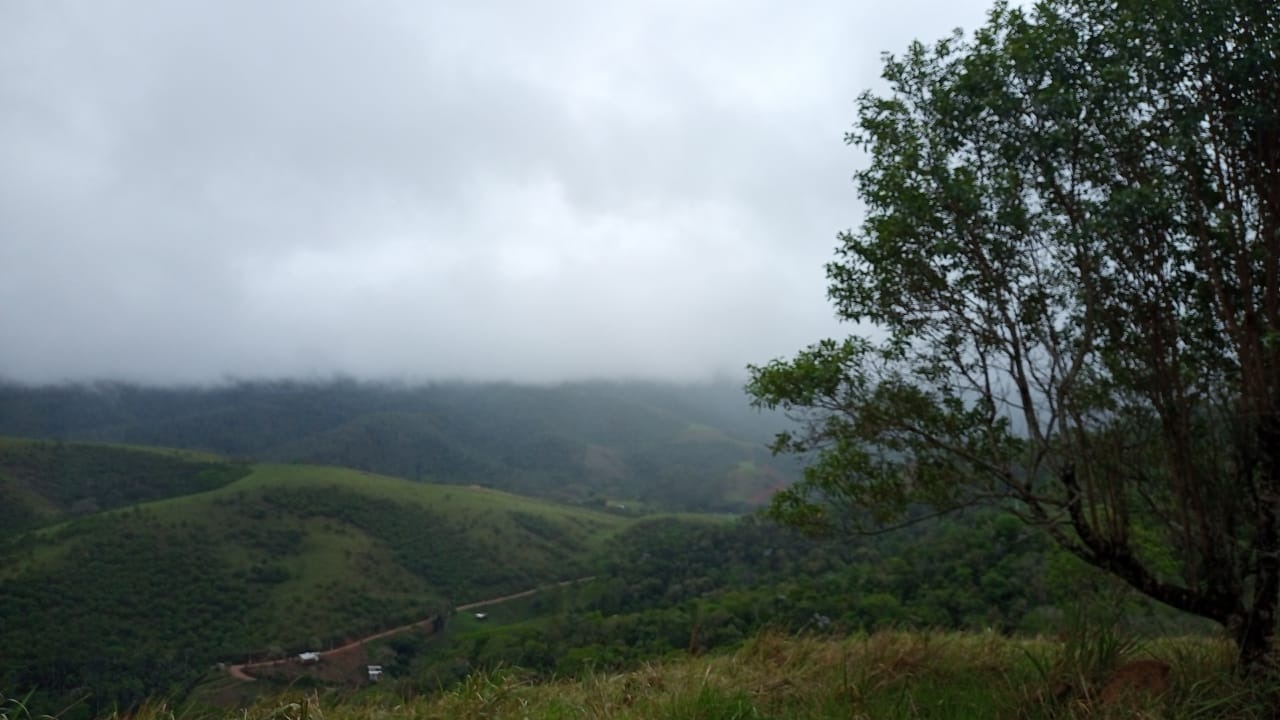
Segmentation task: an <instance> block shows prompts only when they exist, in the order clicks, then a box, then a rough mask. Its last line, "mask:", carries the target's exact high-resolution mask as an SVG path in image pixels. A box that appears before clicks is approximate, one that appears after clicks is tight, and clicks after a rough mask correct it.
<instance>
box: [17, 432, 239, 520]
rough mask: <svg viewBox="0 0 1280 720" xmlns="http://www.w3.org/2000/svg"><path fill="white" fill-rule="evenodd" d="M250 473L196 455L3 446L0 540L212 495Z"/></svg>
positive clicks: (90, 447) (59, 444)
mask: <svg viewBox="0 0 1280 720" xmlns="http://www.w3.org/2000/svg"><path fill="white" fill-rule="evenodd" d="M248 472H249V469H248V467H247V466H245V465H243V464H239V463H230V462H227V461H225V460H222V459H220V458H217V457H215V456H211V455H204V454H200V453H195V452H189V451H177V450H163V449H156V448H135V447H119V446H111V445H89V444H82V443H63V442H33V441H29V440H20V439H16V438H0V539H2V538H4V537H6V536H12V535H15V534H17V533H20V532H22V531H25V530H30V529H34V528H37V527H40V526H43V525H48V524H51V523H55V522H59V521H61V520H63V519H66V518H68V517H74V516H78V515H88V514H91V513H95V512H98V511H101V510H110V509H113V508H119V507H124V506H127V505H132V504H135V503H140V502H146V501H149V500H159V499H163V498H167V497H175V496H179V495H185V494H188V493H193V492H201V491H205V490H213V489H215V488H218V487H222V486H223V485H226V484H227V483H230V482H232V481H234V480H236V479H237V478H240V477H243V476H244V475H245V474H247V473H248Z"/></svg>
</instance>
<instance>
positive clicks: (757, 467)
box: [0, 380, 795, 511]
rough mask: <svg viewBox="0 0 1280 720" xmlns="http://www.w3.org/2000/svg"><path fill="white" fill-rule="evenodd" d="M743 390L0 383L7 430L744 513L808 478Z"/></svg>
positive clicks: (567, 496)
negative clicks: (776, 452)
mask: <svg viewBox="0 0 1280 720" xmlns="http://www.w3.org/2000/svg"><path fill="white" fill-rule="evenodd" d="M784 422H785V421H784V420H783V419H781V418H779V417H778V416H771V415H764V414H761V413H758V412H757V411H755V410H754V409H752V408H750V407H749V405H748V401H747V398H746V396H745V395H744V394H743V392H742V390H741V389H740V388H739V387H737V386H735V385H731V384H727V383H725V384H707V385H670V384H661V383H641V382H632V383H607V382H583V383H567V384H562V385H555V386H525V385H514V384H506V383H494V384H466V383H438V384H430V385H420V386H409V385H401V384H393V383H371V382H356V381H350V380H335V381H327V382H301V381H279V382H248V383H237V384H231V385H226V386H221V387H211V388H190V387H189V388H151V387H143V386H137V385H129V384H122V383H95V384H84V385H61V386H42V387H31V386H23V385H17V384H0V435H13V436H22V437H32V438H47V439H64V440H79V441H99V442H112V443H132V444H144V445H157V446H165V447H178V448H189V449H195V450H205V451H211V452H215V453H220V454H224V455H228V456H231V457H237V458H245V459H254V460H260V461H276V462H306V463H317V464H325V465H339V466H344V467H350V468H355V469H361V470H368V471H372V472H379V473H384V474H388V475H395V476H399V477H405V478H409V479H414V480H431V481H434V482H442V483H451V484H463V485H469V484H479V485H485V486H491V487H496V488H500V489H504V490H510V491H513V492H518V493H522V494H527V495H534V496H539V497H546V498H551V499H555V500H560V501H565V502H573V503H579V504H588V505H590V504H601V505H603V504H606V503H609V502H622V503H623V504H625V503H626V502H627V501H633V502H638V503H641V504H643V505H645V506H649V507H653V508H659V509H667V510H704V511H705V510H710V511H741V510H745V509H748V508H750V507H752V506H755V505H757V504H759V503H760V502H761V500H762V498H766V499H767V496H768V491H769V490H770V489H772V488H776V487H778V486H779V485H780V484H785V483H786V482H787V481H788V480H789V479H790V478H792V477H794V474H795V470H794V465H791V464H788V463H787V462H786V461H781V462H780V461H777V460H775V459H773V458H771V457H770V455H769V453H768V451H767V449H766V447H765V444H766V443H767V442H768V440H769V439H770V438H771V437H772V434H773V433H774V432H775V431H776V430H778V429H780V428H781V427H782V426H783V425H784Z"/></svg>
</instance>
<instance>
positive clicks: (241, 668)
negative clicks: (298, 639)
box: [227, 575, 595, 682]
mask: <svg viewBox="0 0 1280 720" xmlns="http://www.w3.org/2000/svg"><path fill="white" fill-rule="evenodd" d="M591 580H595V576H594V575H591V576H588V577H581V578H577V579H575V580H564V581H561V582H558V583H555V584H554V585H543V586H541V587H536V588H533V589H532V590H525V591H524V592H518V593H512V594H510V595H503V596H501V597H495V598H489V599H487V600H477V601H476V602H471V603H467V604H465V605H459V606H458V607H457V608H455V609H456V611H457V612H466V611H468V610H474V609H476V608H482V607H486V606H488V605H497V604H498V603H504V602H507V601H510V600H519V599H520V598H525V597H529V596H530V595H535V594H537V593H538V592H540V591H542V590H546V589H548V588H560V587H567V586H569V585H576V584H578V583H584V582H590V581H591ZM436 617H437V616H435V615H432V616H431V617H428V618H423V619H422V620H418V621H417V622H411V623H409V624H408V625H400V626H399V627H393V628H391V629H389V630H383V631H381V632H377V633H374V634H372V635H366V636H365V637H362V638H359V639H358V640H352V641H351V642H349V643H347V644H346V645H342V646H340V647H336V648H330V649H329V650H325V651H323V652H319V653H316V654H317V655H319V656H320V659H321V660H323V659H324V658H325V657H328V656H330V655H337V654H338V653H341V652H346V651H348V650H352V649H354V648H358V647H360V646H361V645H364V644H365V643H370V642H373V641H374V640H381V639H382V638H385V637H390V636H392V635H397V634H399V633H402V632H405V631H406V630H412V629H414V628H420V627H425V626H427V625H431V624H432V623H434V622H436ZM293 662H297V658H296V657H292V656H291V657H286V658H281V659H279V660H264V661H262V662H255V663H239V664H236V665H229V666H227V672H228V673H230V674H231V677H233V678H235V679H237V680H243V681H245V682H253V681H254V680H256V679H257V678H255V677H253V676H252V675H250V674H249V673H247V672H245V670H246V669H247V668H264V667H272V666H274V665H284V664H286V663H293Z"/></svg>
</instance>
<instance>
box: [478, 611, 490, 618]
mask: <svg viewBox="0 0 1280 720" xmlns="http://www.w3.org/2000/svg"><path fill="white" fill-rule="evenodd" d="M487 617H489V613H480V612H478V613H476V619H477V620H484V619H485V618H487Z"/></svg>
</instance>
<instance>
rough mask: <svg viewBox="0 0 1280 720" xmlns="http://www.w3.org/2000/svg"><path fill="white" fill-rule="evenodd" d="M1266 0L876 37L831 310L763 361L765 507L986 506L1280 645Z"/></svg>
mask: <svg viewBox="0 0 1280 720" xmlns="http://www.w3.org/2000/svg"><path fill="white" fill-rule="evenodd" d="M1278 8H1280V6H1277V5H1276V4H1274V3H1259V2H1254V1H1253V0H1235V1H1232V0H1227V1H1222V2H1219V1H1217V0H1214V1H1212V2H1211V1H1208V0H1204V1H1200V0H1193V1H1191V2H1163V1H1161V2H1154V3H1138V2H1129V1H1127V0H1046V1H1045V2H1040V3H1037V4H1036V5H1035V6H1034V7H1028V8H1022V7H1010V6H1008V5H1005V4H1001V5H998V6H997V7H996V8H995V9H994V10H993V11H992V12H991V14H990V17H989V21H988V23H987V24H986V26H985V27H983V28H981V29H980V30H979V31H978V32H976V33H975V34H974V35H973V36H972V37H966V36H964V35H963V34H960V33H956V34H955V35H953V36H951V37H948V38H944V39H943V40H941V41H939V42H937V43H935V44H933V45H931V46H926V45H924V44H921V43H915V44H913V45H912V46H911V47H910V48H909V49H908V50H907V51H906V53H904V54H903V55H900V56H887V57H886V58H885V64H884V77H885V79H886V80H887V81H888V83H889V90H888V92H887V93H885V94H883V95H878V94H875V93H870V92H868V93H866V94H864V95H863V96H862V97H861V99H860V100H859V118H858V126H857V128H856V129H855V130H854V131H853V132H852V133H851V134H850V136H849V138H848V139H849V142H850V143H853V144H857V145H860V146H862V147H864V148H866V149H867V151H868V152H869V156H870V163H869V165H868V166H867V167H866V168H864V169H862V170H861V171H859V172H858V173H857V184H858V190H859V193H860V195H861V197H862V198H863V200H864V201H865V203H866V207H867V211H866V217H865V220H864V221H863V223H862V225H861V227H860V229H858V230H857V231H851V232H846V233H844V234H842V235H841V239H840V245H839V247H838V248H837V250H836V253H837V256H836V259H835V260H834V261H833V262H832V263H830V264H829V265H828V267H827V275H828V278H829V280H830V287H829V296H830V298H831V300H832V302H833V303H834V305H835V307H836V310H837V312H838V313H839V315H840V317H842V318H844V319H846V320H849V321H851V322H855V323H860V324H861V327H863V328H866V329H867V330H868V332H867V333H866V336H865V337H855V338H849V339H846V340H840V341H837V340H823V341H819V342H817V343H815V344H814V345H812V346H811V347H809V348H808V349H806V350H803V351H801V352H800V353H799V354H798V355H797V356H796V357H795V358H794V359H791V360H776V361H773V362H771V363H768V364H766V365H764V366H760V367H756V368H753V377H752V380H751V383H750V386H749V391H750V392H751V394H753V395H754V397H755V398H756V401H757V403H758V404H759V405H760V406H762V407H767V408H781V409H783V410H786V411H788V412H790V413H792V414H793V415H796V416H799V417H800V419H801V420H802V426H801V427H800V429H797V430H794V431H791V432H787V433H783V434H782V435H780V436H779V437H778V439H777V441H776V443H775V450H777V451H779V452H787V453H796V454H799V455H803V456H805V458H806V460H807V463H808V467H807V468H806V469H805V471H804V480H803V481H802V482H801V483H798V484H797V485H794V486H792V487H791V488H790V489H788V490H787V491H786V492H784V493H782V494H780V495H779V496H777V497H776V498H775V502H774V504H773V511H774V515H775V517H778V518H780V519H784V520H786V521H788V522H790V523H793V524H796V525H799V526H803V527H806V528H809V529H815V530H855V531H863V530H867V529H869V528H875V527H883V526H886V525H889V524H892V523H895V522H900V521H907V522H910V521H913V520H916V519H918V518H919V517H920V516H921V508H922V507H928V508H931V509H932V510H933V511H936V512H942V513H946V512H953V511H956V510H958V509H961V508H966V507H972V506H975V505H998V506H1001V507H1003V508H1004V509H1005V510H1007V511H1008V512H1012V513H1016V514H1017V515H1019V516H1020V517H1022V518H1023V519H1024V520H1026V521H1028V522H1030V523H1032V524H1035V525H1037V526H1038V527H1040V528H1041V529H1042V530H1043V531H1045V532H1046V533H1047V534H1048V535H1049V536H1050V537H1052V538H1053V539H1054V541H1055V542H1056V543H1057V544H1058V546H1059V547H1062V548H1064V549H1066V550H1067V551H1069V552H1070V553H1072V554H1074V555H1075V556H1076V557H1078V558H1080V559H1082V560H1083V561H1085V562H1087V563H1089V564H1092V565H1094V566H1095V567H1097V568H1100V569H1103V570H1105V571H1106V572H1108V573H1111V574H1113V575H1115V576H1116V577H1118V578H1120V579H1122V580H1123V581H1124V582H1126V583H1128V584H1129V585H1131V586H1132V587H1133V588H1135V589H1137V590H1138V591H1140V592H1142V593H1145V594H1147V595H1148V596H1150V597H1152V598H1154V599H1156V600H1158V601H1160V602H1163V603H1166V604H1168V605H1170V606H1173V607H1176V608H1179V609H1181V610H1184V611H1187V612H1191V613H1195V614H1198V615H1201V616H1203V617H1205V618H1209V619H1212V620H1214V621H1216V622H1218V623H1221V624H1222V625H1224V626H1226V627H1227V628H1229V629H1230V630H1231V632H1233V633H1234V635H1235V638H1236V641H1237V642H1238V643H1239V645H1240V648H1241V655H1242V659H1243V661H1244V662H1245V663H1246V664H1256V663H1258V661H1260V660H1263V659H1264V658H1266V657H1267V656H1268V654H1269V653H1270V650H1271V649H1272V645H1273V636H1274V632H1275V628H1276V621H1277V617H1276V612H1277V608H1278V606H1280V511H1278V510H1277V508H1276V504H1275V498H1276V497H1278V496H1280V452H1277V448H1278V447H1280V345H1277V344H1276V343H1274V342H1272V338H1273V337H1274V336H1275V334H1276V332H1277V329H1278V328H1280V270H1278V269H1277V268H1280V203H1277V201H1276V198H1277V197H1280V62H1277V59H1278V58H1280V9H1278Z"/></svg>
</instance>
